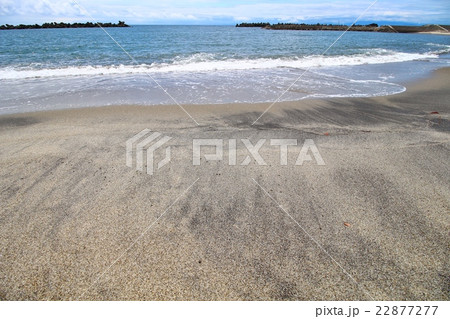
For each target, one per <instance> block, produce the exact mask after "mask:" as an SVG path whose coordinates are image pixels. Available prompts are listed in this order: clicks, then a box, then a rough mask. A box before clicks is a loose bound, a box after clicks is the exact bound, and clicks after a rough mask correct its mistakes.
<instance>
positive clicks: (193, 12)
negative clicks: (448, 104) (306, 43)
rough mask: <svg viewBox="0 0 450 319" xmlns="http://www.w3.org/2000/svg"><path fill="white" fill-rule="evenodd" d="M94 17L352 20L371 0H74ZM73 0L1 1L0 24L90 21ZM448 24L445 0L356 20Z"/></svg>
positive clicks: (381, 5)
mask: <svg viewBox="0 0 450 319" xmlns="http://www.w3.org/2000/svg"><path fill="white" fill-rule="evenodd" d="M75 1H77V2H78V3H79V4H80V5H81V6H83V7H84V8H86V10H87V11H88V12H89V14H90V15H91V16H93V17H94V18H95V19H96V20H97V21H103V22H115V21H117V20H119V19H120V20H125V21H126V22H127V23H129V24H235V23H237V22H245V21H249V22H258V21H269V22H272V23H274V22H298V23H301V22H306V23H317V22H324V23H343V24H349V23H351V22H353V21H354V20H355V19H356V17H358V16H359V15H360V14H361V13H362V12H363V11H364V10H365V9H366V8H367V7H368V6H369V5H370V4H371V3H372V2H373V1H374V0H339V1H338V0H328V1H326V0H315V1H311V0H308V1H304V0H296V1H292V0H275V1H266V0H246V1H238V0H225V1H217V0H157V1H155V0H75ZM75 1H72V0H0V25H1V24H5V23H9V24H19V23H28V24H31V23H43V22H49V21H58V22H60V21H63V22H74V21H77V22H83V21H91V20H92V19H90V18H89V15H87V14H86V13H85V12H83V10H81V9H80V8H79V7H78V6H77V5H76V4H75ZM370 22H377V23H380V24H399V23H400V24H401V23H403V24H406V23H407V24H427V23H438V24H450V1H449V0H379V1H378V2H377V3H376V4H375V5H374V6H373V7H372V8H371V9H370V10H369V11H368V12H367V13H366V14H365V15H364V16H363V17H362V18H361V20H360V23H370Z"/></svg>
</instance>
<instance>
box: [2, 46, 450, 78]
mask: <svg viewBox="0 0 450 319" xmlns="http://www.w3.org/2000/svg"><path fill="white" fill-rule="evenodd" d="M449 50H450V47H447V48H440V49H439V51H435V52H430V53H424V54H419V53H406V52H396V51H391V50H385V49H370V50H367V51H366V52H364V53H361V54H353V55H342V56H318V55H313V56H306V57H295V58H259V59H218V58H216V57H215V56H214V55H213V54H205V53H202V54H195V55H192V56H190V57H187V58H175V59H174V61H173V62H172V63H158V64H156V63H154V64H141V65H110V66H70V67H64V68H48V69H37V68H24V67H21V68H14V67H6V68H2V69H0V80H14V79H29V78H48V77H68V76H101V75H121V74H145V73H149V74H158V73H169V72H210V71H227V70H230V71H231V70H252V69H273V68H299V69H306V68H320V67H332V66H354V65H363V64H380V63H394V62H406V61H414V60H426V59H435V58H438V54H440V53H442V52H443V51H445V52H447V51H449Z"/></svg>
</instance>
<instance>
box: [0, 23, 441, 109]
mask: <svg viewBox="0 0 450 319" xmlns="http://www.w3.org/2000/svg"><path fill="white" fill-rule="evenodd" d="M106 30H107V32H108V33H109V34H110V35H111V37H112V38H114V39H115V40H116V41H117V43H119V44H120V45H121V46H122V47H123V48H124V49H125V50H126V51H127V52H128V54H129V55H128V54H126V53H125V52H124V51H123V50H122V49H121V48H120V47H119V46H118V45H117V44H116V43H115V42H114V41H113V40H112V39H111V38H110V37H109V36H108V35H107V34H106V33H105V32H104V31H102V30H101V29H99V28H94V29H46V30H8V31H0V44H1V45H0V114H7V113H18V112H27V111H37V110H48V109H59V108H73V107H86V106H101V105H119V104H120V105H128V104H130V105H131V104H142V105H155V104H174V101H173V100H172V98H170V97H169V95H167V94H166V93H165V92H164V91H163V89H164V90H166V91H167V92H168V93H169V94H170V95H171V96H172V97H173V98H174V99H175V100H176V101H177V102H179V103H181V104H211V105H213V104H220V103H235V102H236V103H239V102H253V103H256V102H272V101H275V100H276V99H277V98H278V97H279V96H280V94H282V93H283V92H284V91H285V90H286V89H287V88H289V87H290V86H291V84H292V83H294V81H295V80H296V79H298V78H299V77H300V76H301V78H300V79H299V80H298V81H297V82H296V83H295V85H293V86H292V87H291V88H290V89H289V90H288V91H287V92H286V94H284V95H283V97H282V98H281V100H300V99H306V98H326V97H353V96H354V97H365V96H379V95H389V94H396V93H400V92H403V91H404V90H405V87H404V85H405V83H407V82H408V81H412V80H415V79H418V78H420V77H425V76H427V75H428V74H429V73H430V72H431V71H432V70H434V69H437V68H439V67H442V66H446V65H449V64H450V37H448V36H443V35H428V34H390V33H363V32H347V33H346V34H345V35H344V36H343V37H342V38H341V39H340V40H339V41H338V42H337V43H336V44H335V45H334V46H333V47H332V48H330V49H329V50H328V51H327V52H326V54H325V55H322V53H323V52H324V51H325V50H326V49H327V48H328V47H329V46H330V45H331V44H332V43H333V42H334V41H335V40H336V39H337V38H338V37H339V36H340V35H341V32H333V31H329V32H321V31H289V30H286V31H274V30H263V29H259V28H235V27H232V26H133V27H131V28H108V29H106ZM130 56H131V57H130ZM306 70H307V72H306V73H305V71H306ZM155 80H156V82H157V83H155Z"/></svg>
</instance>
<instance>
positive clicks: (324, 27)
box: [236, 22, 450, 34]
mask: <svg viewBox="0 0 450 319" xmlns="http://www.w3.org/2000/svg"><path fill="white" fill-rule="evenodd" d="M236 27H238V28H263V29H267V30H315V31H345V30H347V29H349V26H348V25H334V24H320V23H317V24H305V23H301V24H297V23H278V24H270V23H268V22H257V23H240V24H236ZM449 30H450V25H437V24H428V25H423V26H400V25H394V26H391V25H383V26H378V24H376V23H371V24H367V25H352V26H351V27H350V29H349V31H361V32H387V33H435V34H450V32H449Z"/></svg>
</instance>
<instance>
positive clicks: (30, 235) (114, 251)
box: [0, 68, 450, 300]
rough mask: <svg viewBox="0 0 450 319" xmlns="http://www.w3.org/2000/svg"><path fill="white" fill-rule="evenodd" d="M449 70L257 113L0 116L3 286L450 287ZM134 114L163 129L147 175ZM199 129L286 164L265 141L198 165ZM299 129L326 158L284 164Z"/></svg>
mask: <svg viewBox="0 0 450 319" xmlns="http://www.w3.org/2000/svg"><path fill="white" fill-rule="evenodd" d="M449 83H450V68H442V69H439V70H437V71H435V72H434V73H433V75H432V76H431V77H430V78H428V79H425V80H420V81H419V82H416V83H411V84H409V85H408V86H407V91H406V92H403V93H400V94H397V95H390V96H383V97H374V98H335V99H320V100H302V101H296V102H281V103H277V104H276V105H274V107H273V108H272V109H271V110H270V111H269V112H267V113H266V114H265V115H264V116H263V117H262V118H261V119H260V120H259V121H258V123H257V124H255V125H252V123H253V122H254V121H255V120H256V119H257V118H258V116H259V115H260V114H261V112H262V111H264V110H265V109H266V108H267V107H268V106H269V103H262V104H225V105H219V106H214V107H211V106H208V105H188V106H185V108H186V110H187V111H188V112H189V113H190V114H191V115H192V116H193V117H194V118H195V119H196V120H197V121H198V123H199V125H196V124H195V123H194V122H193V121H192V120H191V119H190V118H189V117H188V116H187V115H186V114H185V113H184V112H183V111H182V110H181V109H180V108H179V107H178V106H173V105H172V106H166V105H161V106H151V107H146V106H107V107H91V108H80V109H65V110H53V111H43V112H33V113H18V114H9V115H2V116H0V148H1V149H2V152H1V153H0V176H2V178H1V179H0V201H1V202H2V205H1V207H0V220H1V221H2V222H1V223H0V258H1V259H0V261H1V264H2V266H1V267H0V300H368V299H370V298H369V296H368V294H367V293H369V294H370V296H371V297H372V298H374V299H375V300H448V298H449V296H448V278H449V276H450V273H449V269H448V256H449V253H448V226H449V219H448V210H449V208H450V207H449V203H450V191H449V189H450V187H449V186H450V172H449V167H450V165H449V158H450V137H449V131H450V115H449V113H450V112H449V111H450V110H449V106H448V101H449V100H450V87H449ZM436 112H437V113H436ZM145 128H147V129H150V130H151V131H153V132H161V133H162V134H163V135H165V136H169V137H172V140H171V141H170V142H169V144H168V145H170V146H171V152H172V160H171V162H170V163H169V164H168V165H166V166H165V167H162V168H161V169H160V170H158V171H157V172H155V174H154V175H152V176H150V175H148V174H145V173H143V172H140V171H136V170H135V167H133V168H129V167H127V166H126V164H125V142H126V141H127V140H128V139H130V138H131V137H132V136H134V135H135V134H137V133H139V132H140V131H142V130H143V129H145ZM199 138H203V139H221V140H223V141H225V142H224V143H225V144H224V145H225V146H226V147H225V155H224V156H225V157H226V158H228V153H227V150H228V141H230V140H232V139H235V140H237V141H238V142H239V141H240V140H241V139H249V140H250V141H251V142H252V143H256V142H257V141H258V140H261V139H265V140H267V142H266V145H268V144H270V142H269V140H271V139H296V140H298V141H299V145H300V146H296V147H292V148H290V149H289V153H288V163H289V165H286V166H282V165H279V161H280V152H279V150H278V149H276V148H270V147H267V148H262V149H261V155H262V156H263V158H264V159H265V161H266V162H267V165H257V164H256V163H255V162H254V161H252V162H251V163H250V164H249V165H248V166H244V165H235V166H230V165H228V162H227V161H224V162H217V161H210V162H205V161H203V160H202V162H201V165H200V166H194V165H193V164H192V163H193V162H192V161H193V159H192V145H193V139H199ZM307 139H312V140H313V141H314V143H315V144H316V145H317V147H318V150H319V151H320V154H321V156H322V157H323V159H324V161H325V163H326V165H325V166H320V165H315V164H314V163H306V164H304V165H303V166H294V165H292V163H295V160H296V158H297V156H298V154H299V148H300V147H301V144H302V143H303V141H305V140H307ZM211 152H212V151H211ZM236 154H237V158H238V164H239V163H241V162H243V161H244V160H245V158H246V156H247V155H248V154H249V153H248V150H247V149H246V148H245V147H244V145H243V144H242V143H240V142H239V143H238V146H237V150H236ZM255 181H256V182H257V183H258V184H259V185H261V186H262V187H263V188H264V190H266V191H267V193H269V194H270V196H271V197H272V198H273V199H275V201H276V202H277V203H279V205H282V207H283V209H284V210H285V211H287V212H289V214H290V215H291V216H292V218H294V219H295V220H296V221H299V223H300V225H302V227H303V228H304V229H306V230H307V231H308V234H309V235H310V236H312V237H313V238H314V239H315V240H316V241H317V243H319V244H320V245H321V246H322V247H323V249H324V250H325V251H326V252H327V253H328V254H329V255H330V256H332V257H333V259H334V260H336V261H337V262H339V264H340V265H341V266H342V267H343V268H344V269H346V271H348V272H349V273H351V274H352V277H353V278H354V280H355V281H356V282H357V283H358V284H357V285H355V283H354V282H353V281H352V280H349V278H348V276H347V275H346V274H345V273H343V271H342V269H341V268H340V267H338V266H337V265H336V263H334V262H333V260H331V259H330V258H329V255H327V254H325V253H323V251H322V250H321V249H319V247H318V246H317V244H316V243H315V242H314V241H312V240H311V238H310V237H309V236H308V235H306V234H305V232H304V231H303V230H302V229H301V228H300V227H298V225H297V224H296V223H294V222H293V221H292V219H291V218H289V216H287V214H286V213H285V212H284V211H283V210H280V208H279V206H278V205H277V204H276V203H275V202H274V201H273V200H272V199H271V197H269V196H267V194H266V193H265V191H263V190H262V189H261V188H260V187H259V186H258V185H256V184H255ZM193 183H194V184H193ZM163 213H164V214H163ZM162 214H163V216H162ZM161 216H162V217H161ZM155 221H156V222H155ZM152 223H153V224H154V225H153V226H152V228H151V229H149V231H146V229H147V228H148V227H149V225H152ZM144 231H145V232H146V233H145V236H141V234H142V233H143V232H144ZM140 236H141V237H140ZM136 238H139V240H138V241H137V242H136ZM130 245H132V246H131V247H132V248H131V249H128V248H129V247H130ZM119 256H121V257H120V258H119V259H118V257H119ZM116 259H118V260H117V262H116V263H114V264H113V262H114V261H115V260H116ZM105 270H107V271H106V272H105ZM102 274H103V275H102ZM99 276H100V277H99Z"/></svg>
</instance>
